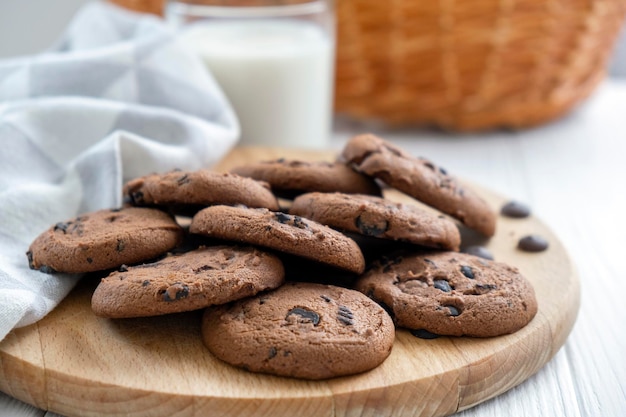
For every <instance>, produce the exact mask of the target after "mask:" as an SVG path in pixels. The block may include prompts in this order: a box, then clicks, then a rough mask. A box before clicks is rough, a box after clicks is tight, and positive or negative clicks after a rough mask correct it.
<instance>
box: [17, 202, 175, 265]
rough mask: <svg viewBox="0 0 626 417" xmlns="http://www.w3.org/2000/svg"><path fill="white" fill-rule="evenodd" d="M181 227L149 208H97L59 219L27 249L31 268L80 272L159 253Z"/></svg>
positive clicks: (167, 216)
mask: <svg viewBox="0 0 626 417" xmlns="http://www.w3.org/2000/svg"><path fill="white" fill-rule="evenodd" d="M182 235H183V231H182V229H181V227H180V226H179V225H178V224H177V223H176V221H175V220H174V219H173V218H172V217H171V216H170V215H169V214H167V213H164V212H162V211H160V210H157V209H153V208H139V207H129V208H124V209H113V210H100V211H96V212H93V213H87V214H83V215H81V216H79V217H76V218H74V219H72V220H68V221H65V222H60V223H57V224H55V225H54V226H52V227H51V228H50V229H48V230H47V231H45V232H44V233H42V234H41V235H39V236H38V237H37V238H36V239H35V240H34V241H33V243H32V244H31V245H30V248H29V249H28V252H27V256H28V261H29V265H30V267H31V268H32V269H39V270H41V271H43V272H55V271H56V272H69V273H82V272H93V271H101V270H105V269H111V268H117V267H118V266H120V265H122V264H133V263H137V262H142V261H145V260H148V259H152V258H154V257H157V256H160V255H162V254H164V253H166V252H167V251H169V250H170V249H172V248H174V247H175V246H176V245H177V244H178V243H179V242H180V241H181V239H182Z"/></svg>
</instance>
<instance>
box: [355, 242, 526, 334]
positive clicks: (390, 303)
mask: <svg viewBox="0 0 626 417" xmlns="http://www.w3.org/2000/svg"><path fill="white" fill-rule="evenodd" d="M355 288H356V289H357V290H359V291H361V292H363V293H364V294H366V295H368V296H369V297H370V298H372V299H374V300H376V301H377V302H379V303H380V304H381V305H383V306H384V307H385V308H386V309H387V310H388V311H389V312H390V314H392V316H393V317H394V320H395V323H396V324H397V325H398V326H399V327H405V328H408V329H414V330H426V331H428V332H430V333H433V334H437V335H448V336H475V337H490V336H498V335H502V334H508V333H513V332H515V331H517V330H519V329H521V328H522V327H524V326H525V325H526V324H528V322H530V320H532V318H533V317H534V316H535V314H536V313H537V300H536V298H535V292H534V290H533V287H532V286H531V284H530V283H529V282H528V281H527V280H526V279H525V278H524V277H523V276H522V275H521V274H520V273H519V271H518V270H517V268H514V267H511V266H509V265H506V264H504V263H500V262H493V261H489V260H486V259H483V258H479V257H476V256H473V255H469V254H464V253H456V252H432V253H425V254H421V255H415V254H413V255H407V256H398V257H394V258H387V259H385V260H383V261H381V262H378V263H376V264H375V265H374V266H373V268H372V269H370V270H369V271H367V272H366V273H365V274H364V275H363V276H362V277H361V278H360V279H359V280H358V281H357V282H356V284H355Z"/></svg>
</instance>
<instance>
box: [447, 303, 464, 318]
mask: <svg viewBox="0 0 626 417" xmlns="http://www.w3.org/2000/svg"><path fill="white" fill-rule="evenodd" d="M444 307H445V308H447V309H448V310H450V316H452V317H456V316H458V315H459V314H461V313H460V312H459V309H458V308H456V307H455V306H444Z"/></svg>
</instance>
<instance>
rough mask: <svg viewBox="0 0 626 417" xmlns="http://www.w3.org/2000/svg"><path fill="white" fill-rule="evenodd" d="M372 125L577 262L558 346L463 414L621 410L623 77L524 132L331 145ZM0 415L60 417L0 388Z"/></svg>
mask: <svg viewBox="0 0 626 417" xmlns="http://www.w3.org/2000/svg"><path fill="white" fill-rule="evenodd" d="M365 131H370V132H374V133H378V134H380V135H381V136H383V137H386V138H387V139H389V140H391V141H393V142H395V143H396V144H398V145H399V146H401V147H403V148H405V149H406V150H408V151H409V152H411V153H413V154H415V155H421V156H426V157H428V158H430V159H432V160H433V161H435V162H437V163H438V164H440V165H442V166H444V167H446V169H448V171H450V172H452V173H454V174H456V175H457V176H460V177H463V178H465V179H468V180H471V181H474V182H476V183H478V184H481V185H483V186H485V187H487V188H490V189H492V190H494V191H496V192H498V193H500V194H502V195H505V196H508V197H510V198H511V199H516V200H519V201H523V202H526V203H528V204H529V205H530V206H531V207H532V209H533V212H534V213H535V214H536V215H537V216H538V217H540V218H541V219H542V220H543V221H544V222H545V223H546V224H548V225H549V226H550V227H551V228H552V229H553V231H554V232H555V233H556V234H557V235H558V236H559V237H560V239H561V241H562V242H563V243H564V245H565V247H566V248H567V249H568V250H569V252H570V255H571V257H572V259H573V260H574V263H575V264H576V266H577V268H578V272H579V276H580V281H581V292H582V302H581V309H580V312H579V316H578V320H577V322H576V325H575V326H574V329H573V331H572V333H571V335H570V337H569V339H568V341H567V342H566V344H565V346H564V347H563V348H562V349H561V350H560V351H559V353H558V354H557V355H556V356H555V357H554V358H553V359H552V360H551V361H550V362H549V363H548V364H547V365H546V366H545V367H544V368H543V369H541V370H540V371H539V372H538V373H537V374H536V375H534V376H533V377H531V378H530V379H528V380H527V381H526V382H524V383H522V384H521V385H519V386H517V387H516V388H514V389H512V390H510V391H508V392H507V393H505V394H503V395H501V396H499V397H496V398H494V399H492V400H489V401H487V402H485V403H483V404H480V405H478V406H477V407H474V408H472V409H469V410H466V411H464V412H462V413H460V414H458V415H459V416H464V417H468V416H473V417H484V416H506V415H509V416H525V417H532V416H538V417H539V416H542V417H543V416H557V417H561V416H562V417H576V416H603V417H620V416H626V308H625V307H624V306H625V304H626V303H625V302H624V299H623V297H624V295H626V262H625V259H626V254H625V250H626V81H621V82H619V81H609V82H606V83H605V84H604V85H602V87H601V88H600V89H599V90H598V91H597V92H596V93H595V94H594V95H593V96H592V97H591V99H590V100H589V101H588V102H587V103H586V104H585V105H583V106H582V107H581V108H579V109H578V110H576V111H575V112H574V113H573V114H571V115H569V116H568V117H566V118H565V119H563V120H561V121H559V122H557V123H553V124H551V125H548V126H545V127H541V128H536V129H532V130H528V131H524V132H499V133H491V134H476V135H450V134H446V133H441V132H434V131H423V130H420V131H408V130H407V131H396V132H385V131H383V130H379V129H376V128H375V127H373V126H363V125H359V124H355V123H347V122H339V123H338V124H337V127H336V130H335V134H334V137H333V140H332V143H331V146H332V148H333V149H340V148H341V147H342V146H343V144H344V143H345V141H346V139H347V138H349V137H350V136H351V135H352V134H354V133H361V132H365ZM0 416H15V417H18V416H28V417H34V416H46V417H57V416H58V415H57V414H54V413H50V412H46V411H44V410H39V409H36V408H34V407H32V406H30V405H28V404H24V403H22V402H20V401H18V400H15V399H13V398H11V397H9V396H7V395H5V394H2V393H0Z"/></svg>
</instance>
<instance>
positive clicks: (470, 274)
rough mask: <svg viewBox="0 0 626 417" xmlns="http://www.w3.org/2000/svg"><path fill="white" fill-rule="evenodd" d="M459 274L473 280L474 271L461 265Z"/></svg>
mask: <svg viewBox="0 0 626 417" xmlns="http://www.w3.org/2000/svg"><path fill="white" fill-rule="evenodd" d="M461 273H462V274H463V275H465V276H466V277H467V278H469V279H474V270H473V269H472V267H470V266H467V265H462V266H461Z"/></svg>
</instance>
